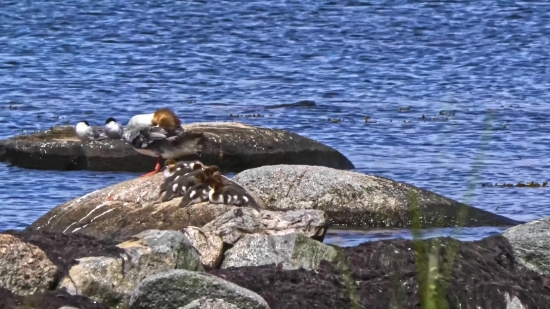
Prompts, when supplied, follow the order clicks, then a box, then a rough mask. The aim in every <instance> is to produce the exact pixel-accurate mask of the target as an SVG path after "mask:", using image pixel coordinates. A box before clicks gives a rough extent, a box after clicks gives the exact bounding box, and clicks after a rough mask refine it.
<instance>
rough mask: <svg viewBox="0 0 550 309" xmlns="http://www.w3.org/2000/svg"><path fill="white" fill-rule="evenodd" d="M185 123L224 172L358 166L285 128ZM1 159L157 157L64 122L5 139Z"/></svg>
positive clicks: (123, 165) (60, 164)
mask: <svg viewBox="0 0 550 309" xmlns="http://www.w3.org/2000/svg"><path fill="white" fill-rule="evenodd" d="M183 127H184V128H185V129H187V130H189V131H191V132H195V133H202V134H203V135H204V139H203V142H202V145H203V151H202V155H201V157H200V160H201V161H202V162H203V163H204V164H207V165H211V164H214V165H218V166H219V167H220V168H221V170H222V171H224V172H240V171H242V170H245V169H248V168H253V167H258V166H262V165H269V164H311V165H322V166H329V167H333V168H339V169H352V168H354V166H353V164H352V163H351V162H350V161H349V160H348V159H347V158H346V157H345V156H344V155H342V154H341V153H340V152H338V151H337V150H335V149H333V148H331V147H329V146H326V145H323V144H321V143H319V142H317V141H314V140H312V139H309V138H306V137H303V136H300V135H298V134H295V133H291V132H288V131H284V130H277V129H266V128H260V127H254V126H249V125H244V124H241V123H235V122H213V123H192V124H187V125H184V126H183ZM182 159H198V157H197V156H196V155H193V156H187V157H184V158H182ZM0 161H7V162H10V163H11V164H13V165H15V166H20V167H25V168H35V169H55V170H94V171H125V172H149V171H151V170H152V168H153V167H154V166H155V163H156V158H153V157H148V156H144V155H141V154H139V153H138V152H136V151H135V150H134V149H133V148H132V147H130V146H128V145H126V144H125V143H124V142H123V141H122V140H106V141H94V142H81V141H79V140H78V139H77V138H76V136H75V133H74V127H73V126H58V127H53V128H51V129H50V130H47V131H43V132H39V133H35V134H30V135H20V136H15V137H12V138H9V139H6V140H2V141H0Z"/></svg>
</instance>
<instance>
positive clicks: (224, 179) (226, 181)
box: [212, 172, 244, 190]
mask: <svg viewBox="0 0 550 309" xmlns="http://www.w3.org/2000/svg"><path fill="white" fill-rule="evenodd" d="M212 178H214V179H215V180H217V181H218V182H221V183H222V185H223V186H224V187H225V186H234V187H237V188H240V189H242V190H244V188H243V187H242V186H241V185H239V184H238V183H236V182H234V181H233V180H230V179H228V178H227V177H225V176H223V175H222V174H220V172H216V173H214V174H213V175H212Z"/></svg>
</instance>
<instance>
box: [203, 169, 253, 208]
mask: <svg viewBox="0 0 550 309" xmlns="http://www.w3.org/2000/svg"><path fill="white" fill-rule="evenodd" d="M204 182H205V183H206V184H207V185H208V186H209V188H210V190H209V192H208V200H209V201H210V203H212V204H226V205H235V206H250V207H254V208H256V209H259V208H260V205H258V203H256V201H255V200H254V198H252V196H250V194H248V193H247V192H246V190H244V189H243V188H242V187H237V186H234V185H226V186H224V185H223V182H222V181H219V180H218V179H216V177H209V178H208V179H205V181H204Z"/></svg>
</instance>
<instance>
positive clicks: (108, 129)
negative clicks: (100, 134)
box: [104, 117, 124, 139]
mask: <svg viewBox="0 0 550 309" xmlns="http://www.w3.org/2000/svg"><path fill="white" fill-rule="evenodd" d="M104 131H105V135H107V137H108V138H110V139H121V138H122V134H123V133H124V130H123V129H122V125H121V124H120V123H118V122H116V120H115V118H113V117H109V118H108V119H107V120H106V121H105V127H104Z"/></svg>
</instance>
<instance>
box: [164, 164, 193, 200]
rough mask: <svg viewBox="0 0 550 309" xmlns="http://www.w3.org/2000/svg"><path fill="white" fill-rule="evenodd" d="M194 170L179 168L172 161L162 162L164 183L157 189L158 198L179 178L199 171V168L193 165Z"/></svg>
mask: <svg viewBox="0 0 550 309" xmlns="http://www.w3.org/2000/svg"><path fill="white" fill-rule="evenodd" d="M194 168H195V169H194V170H193V169H191V168H188V167H183V166H179V165H178V164H177V163H176V161H175V160H174V159H168V160H166V161H165V162H164V169H163V174H164V181H163V182H162V184H161V185H160V187H159V196H160V195H161V194H162V193H163V192H164V191H166V190H167V188H168V187H169V186H171V185H173V182H174V181H176V180H178V179H179V178H181V177H185V176H188V174H189V173H191V172H193V171H196V170H201V166H199V165H194Z"/></svg>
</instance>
